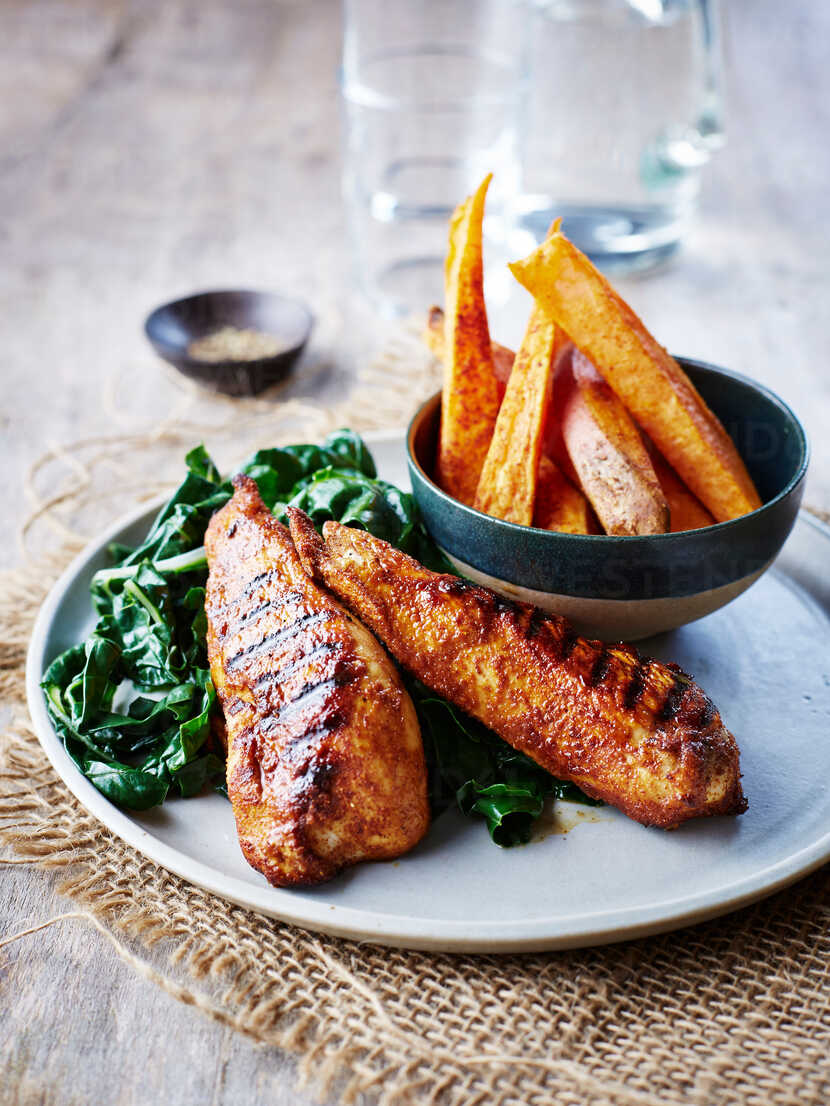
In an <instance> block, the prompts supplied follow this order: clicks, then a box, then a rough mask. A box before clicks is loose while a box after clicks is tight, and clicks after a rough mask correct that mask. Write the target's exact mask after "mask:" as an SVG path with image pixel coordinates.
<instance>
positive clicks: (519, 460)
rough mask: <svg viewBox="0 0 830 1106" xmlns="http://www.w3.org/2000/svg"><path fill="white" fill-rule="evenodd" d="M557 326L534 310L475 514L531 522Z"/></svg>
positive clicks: (483, 474)
mask: <svg viewBox="0 0 830 1106" xmlns="http://www.w3.org/2000/svg"><path fill="white" fill-rule="evenodd" d="M557 334H558V331H557V327H556V324H555V323H554V322H552V320H551V319H550V316H549V315H547V314H546V313H545V312H544V311H541V310H540V309H539V308H538V307H534V308H533V310H532V311H531V313H530V320H529V321H528V324H527V330H526V331H525V336H524V338H523V339H522V344H521V345H520V346H519V351H518V353H517V354H516V360H515V361H514V363H513V371H512V373H511V374H510V380H509V381H508V384H507V390H506V392H505V393H504V399H503V400H502V403H501V407H500V408H499V414H498V418H497V419H496V426H495V429H494V431H493V437H492V439H491V440H490V448H489V450H488V451H487V457H486V459H485V461H484V467H483V468H482V470H481V476H480V478H479V481H478V489H477V491H476V497H475V502H474V503H473V506H474V507H475V508H476V510H477V511H483V512H484V513H485V514H486V515H493V516H494V517H495V518H503V519H505V520H506V521H507V522H515V523H516V524H517V525H519V526H530V524H531V522H532V521H533V501H534V500H535V498H536V473H537V470H538V468H539V458H540V456H541V453H542V438H543V434H544V430H545V425H546V422H547V416H548V407H549V405H550V398H551V384H552V375H553V361H554V355H555V352H556V346H557Z"/></svg>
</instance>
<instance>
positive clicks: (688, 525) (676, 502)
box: [644, 436, 715, 534]
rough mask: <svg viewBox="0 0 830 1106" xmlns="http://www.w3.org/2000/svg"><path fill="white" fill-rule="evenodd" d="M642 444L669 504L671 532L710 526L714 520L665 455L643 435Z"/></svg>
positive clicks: (677, 532)
mask: <svg viewBox="0 0 830 1106" xmlns="http://www.w3.org/2000/svg"><path fill="white" fill-rule="evenodd" d="M644 445H645V447H646V450H647V451H648V455H649V457H650V458H651V464H652V466H653V468H654V474H655V476H656V477H657V479H658V480H659V481H660V487H661V488H662V489H663V495H664V496H665V497H666V502H667V503H668V505H669V514H670V515H671V532H672V533H673V534H679V533H680V532H681V531H682V530H699V529H700V527H701V526H711V525H712V523H713V522H714V521H715V520H714V519H713V518H712V515H711V514H710V513H709V511H707V510H706V508H705V507H704V506H703V504H702V503H701V502H700V500H699V499H698V498H697V497H696V496H694V495H692V493H691V492H690V491H689V489H688V488H687V487H686V485H685V484H684V483H683V481H682V480H681V479H680V477H679V476H678V475H677V473H676V472H675V471H674V469H673V468H672V467H671V465H670V464H669V463H668V461H667V460H666V459H665V457H662V456H661V455H660V452H659V450H657V449H655V447H654V443H653V442H652V441H650V440H649V439H648V437H646V436H644Z"/></svg>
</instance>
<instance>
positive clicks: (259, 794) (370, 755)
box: [205, 476, 429, 887]
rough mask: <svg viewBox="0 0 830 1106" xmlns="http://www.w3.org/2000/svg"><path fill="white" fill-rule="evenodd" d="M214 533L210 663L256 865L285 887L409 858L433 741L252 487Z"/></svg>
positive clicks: (232, 788)
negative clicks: (428, 744)
mask: <svg viewBox="0 0 830 1106" xmlns="http://www.w3.org/2000/svg"><path fill="white" fill-rule="evenodd" d="M234 487H235V489H236V491H235V493H234V496H233V498H232V499H231V500H230V501H229V502H228V503H227V504H226V505H225V506H224V507H223V508H222V510H221V511H219V512H218V513H217V514H216V515H214V517H213V519H212V520H211V523H210V525H209V527H208V530H207V535H206V539H205V546H206V549H207V556H208V565H209V568H210V574H209V578H208V584H207V595H206V599H205V608H206V611H207V616H208V637H207V640H208V656H209V659H210V670H211V676H212V678H213V682H214V684H215V686H216V690H217V694H218V696H219V700H220V702H221V704H222V707H223V710H224V714H225V722H226V725H227V735H228V765H227V781H228V795H229V797H230V800H231V803H232V804H233V811H234V816H235V818H236V826H237V831H238V834H239V842H240V845H241V847H242V851H243V853H244V855H245V858H246V859H247V861H248V862H249V864H251V865H252V866H253V867H254V868H256V869H257V870H258V871H260V872H262V874H263V875H264V876H265V877H266V878H267V879H268V880H269V881H270V882H271V883H273V884H275V885H276V886H279V887H288V886H292V885H301V884H311V883H318V882H320V881H321V880H325V879H328V878H329V877H331V876H332V875H334V874H335V873H336V872H337V871H338V870H339V869H341V868H343V867H344V866H345V865H348V864H355V863H357V862H358V861H360V860H377V859H381V858H389V857H395V856H400V855H401V854H402V853H405V852H407V850H409V849H411V848H412V847H413V846H414V845H415V844H417V842H418V841H419V840H420V839H421V837H423V835H424V833H425V832H426V829H427V826H428V823H429V808H428V804H427V790H426V788H427V779H426V768H425V763H424V752H423V745H422V743H421V734H420V729H419V726H418V721H417V718H416V715H415V710H414V707H413V705H412V701H411V700H410V698H409V696H408V695H407V693H406V691H405V689H404V687H403V685H402V683H401V680H400V677H399V675H398V673H397V671H396V669H395V667H394V665H393V664H392V662H391V661H390V660H389V658H388V656H387V655H386V653H385V652H384V650H383V648H382V647H381V646H380V645H379V644H378V642H377V641H376V640H375V638H374V637H373V636H372V635H371V634H370V633H369V631H368V630H367V629H366V628H365V627H364V626H362V625H361V624H360V623H359V622H357V621H356V620H355V619H354V618H353V617H352V616H351V615H350V614H349V613H348V612H347V611H345V610H344V609H343V608H342V607H341V606H340V605H339V604H338V603H337V602H336V601H335V600H334V599H332V598H331V596H329V595H328V594H326V593H325V592H323V591H321V590H320V588H318V587H317V585H316V584H314V583H313V582H312V581H311V580H310V579H309V577H308V576H307V575H306V573H305V572H304V571H303V568H302V565H301V564H300V561H299V558H298V557H297V553H296V551H295V549H294V545H293V543H292V541H291V537H290V535H289V533H288V530H287V529H286V528H285V527H284V526H282V525H281V524H280V523H279V522H278V521H277V520H276V519H275V518H274V516H273V515H272V514H271V512H270V511H269V510H268V508H267V507H266V506H265V504H264V503H263V502H262V500H261V499H260V496H259V492H258V490H257V487H256V484H255V483H254V481H253V480H251V479H250V478H248V477H244V476H238V477H236V478H235V480H234Z"/></svg>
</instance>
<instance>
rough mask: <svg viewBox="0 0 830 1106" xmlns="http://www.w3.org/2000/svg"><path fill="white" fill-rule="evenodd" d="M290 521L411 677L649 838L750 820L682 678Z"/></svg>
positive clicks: (371, 545)
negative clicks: (702, 821)
mask: <svg viewBox="0 0 830 1106" xmlns="http://www.w3.org/2000/svg"><path fill="white" fill-rule="evenodd" d="M289 515H290V526H291V532H292V535H293V537H294V542H295V545H296V547H297V550H298V552H299V554H300V557H301V558H302V561H303V564H304V565H305V566H306V568H307V569H308V571H309V572H310V573H312V574H313V575H314V577H315V578H316V579H319V580H320V581H321V582H323V583H324V584H325V586H326V587H327V588H329V589H330V590H331V591H332V592H333V593H334V594H335V595H336V596H337V597H338V598H339V599H341V600H342V601H343V602H344V603H345V604H346V605H347V606H348V607H349V608H350V609H351V610H352V611H354V612H355V614H357V615H358V616H359V617H360V618H361V619H362V620H363V621H364V622H365V623H366V625H367V626H369V627H370V628H371V629H372V630H374V632H375V633H376V634H377V636H378V637H379V638H380V639H381V641H383V642H384V643H385V644H386V646H387V648H388V649H389V650H390V652H391V653H392V655H393V656H394V657H396V658H397V660H398V661H400V663H401V664H403V665H404V667H406V668H408V669H409V670H410V671H411V672H413V673H414V674H415V675H416V676H417V677H418V678H419V679H420V680H422V681H423V682H424V683H425V684H427V685H428V686H429V687H431V688H432V689H433V690H435V691H437V692H438V694H440V695H443V696H444V697H445V698H447V699H449V700H451V701H452V702H453V703H456V704H457V705H458V706H460V707H462V708H463V709H464V710H466V711H467V712H468V713H469V714H471V715H473V716H474V717H476V718H478V719H479V720H480V721H481V722H483V723H484V724H485V725H487V726H489V727H490V728H491V729H493V730H495V732H496V733H497V734H499V735H500V736H501V737H502V738H504V739H505V741H507V742H508V743H509V744H510V745H512V746H514V747H515V748H516V749H520V750H521V751H522V752H523V753H526V754H527V755H528V756H529V757H531V758H532V759H533V760H535V761H536V762H537V764H540V765H541V766H542V767H543V768H545V769H547V771H549V772H550V773H551V774H552V775H554V776H556V777H558V778H559V779H566V780H572V781H573V782H574V783H576V784H577V785H578V786H579V787H581V788H582V789H583V790H584V791H585V792H586V793H587V794H588V795H592V796H594V797H595V798H599V799H604V800H606V801H607V802H609V803H612V804H613V805H614V806H617V807H619V808H620V809H621V810H623V811H624V812H625V813H626V814H628V815H629V816H630V817H631V818H633V819H635V820H636V821H638V822H642V823H643V824H644V825H656V826H663V827H667V828H668V827H671V826H676V825H678V824H679V823H681V822H684V821H686V820H687V819H689V818H695V817H698V816H700V815H708V814H740V813H741V811H743V810H744V809H745V808H746V802H745V800H744V797H743V794H742V791H741V783H740V772H739V767H738V747H737V745H736V743H735V739H734V738H733V737H732V735H731V734H730V733H729V731H728V730H727V729H726V728H725V726H724V725H723V723H722V721H721V718H720V715H719V714H718V712H717V710H716V709H715V706H714V704H713V703H712V701H711V699H709V698H708V696H706V695H705V694H704V692H703V691H702V690H701V689H700V688H699V687H698V686H697V684H695V683H694V682H693V681H692V680H691V679H690V678H689V677H688V676H686V675H684V674H683V673H682V672H681V671H680V670H679V669H678V668H677V667H676V666H675V665H667V664H663V663H661V662H660V661H655V660H650V659H648V658H645V657H640V655H639V653H638V652H637V650H636V649H634V648H633V647H632V646H630V645H610V646H609V645H605V644H603V643H602V642H599V641H588V640H586V639H585V638H581V637H578V636H577V635H576V633H575V632H574V631H573V629H572V628H571V626H570V624H569V623H568V622H567V621H566V620H565V619H564V618H560V617H557V616H556V615H551V614H548V613H547V612H545V611H541V610H538V609H537V608H535V607H531V606H527V605H525V604H519V603H511V602H508V601H507V600H504V599H501V598H500V597H499V596H497V595H495V594H494V593H493V592H491V591H488V590H487V589H486V588H480V587H475V586H473V585H472V584H468V583H466V582H465V581H463V580H459V579H458V578H457V577H455V576H450V575H442V574H439V573H435V572H430V571H429V570H428V569H426V568H424V567H423V566H422V565H420V564H418V562H417V561H415V560H413V559H412V558H411V557H408V556H406V555H405V554H403V553H401V552H400V551H399V550H397V549H394V548H393V547H392V546H390V545H388V544H387V543H386V542H383V541H380V540H379V539H378V538H374V537H372V535H371V534H367V533H366V532H365V531H362V530H355V529H351V528H349V527H346V526H342V525H340V524H339V523H336V522H327V523H326V524H325V526H324V527H323V534H324V538H325V541H323V540H322V539H321V538H320V537H319V536H318V534H317V533H316V531H315V530H314V528H313V527H312V526H311V523H310V521H309V520H308V518H307V517H306V516H305V515H304V514H303V513H302V512H301V511H297V510H294V509H289Z"/></svg>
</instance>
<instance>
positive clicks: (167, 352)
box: [143, 288, 314, 371]
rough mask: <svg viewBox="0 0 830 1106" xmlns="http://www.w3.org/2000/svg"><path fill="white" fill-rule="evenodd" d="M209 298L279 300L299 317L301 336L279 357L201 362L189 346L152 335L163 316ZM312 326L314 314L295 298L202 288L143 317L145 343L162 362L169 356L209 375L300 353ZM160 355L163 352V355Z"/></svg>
mask: <svg viewBox="0 0 830 1106" xmlns="http://www.w3.org/2000/svg"><path fill="white" fill-rule="evenodd" d="M209 296H254V297H256V298H258V299H261V300H279V301H280V302H281V303H284V304H285V303H287V304H291V306H292V307H295V308H296V309H297V311H298V314H299V315H300V316H302V324H301V326H300V328H299V330H298V333H299V335H300V336H299V338H298V339H297V340H296V341H293V342H292V343H291V345H290V346H287V347H286V348H285V349H283V350H280V352H279V353H271V354H268V355H267V356H266V357H257V358H248V359H244V360H240V359H238V358H226V359H225V360H223V361H203V360H201V359H200V358H198V357H193V356H191V354H189V353H188V352H187V346H188V344H189V343H185V344H184V345H180V344H178V343H174V342H169V341H167V340H166V339H164V338H161V337H159V336H158V335H156V334H154V333H153V332H152V329H151V328H152V326H153V325H154V323H155V322H156V320H157V319H158V318H159V317H160V316H161V315H162V314H163V313H164V312H167V311H170V310H172V309H174V308H180V307H183V306H184V305H185V304H189V303H193V302H194V301H195V300H201V299H206V298H208V297H209ZM313 325H314V314H313V312H312V311H311V308H310V307H309V306H308V304H306V303H305V301H304V300H301V299H297V298H295V297H294V296H287V295H285V294H284V293H282V292H269V291H264V290H262V289H259V288H204V289H202V290H201V291H198V292H189V293H188V294H187V295H186V296H179V297H178V298H177V299H173V300H167V301H165V302H164V303H160V304H158V305H157V306H156V307H154V308H153V309H152V311H150V312H149V313H148V314H147V315H146V316H145V319H144V326H143V330H144V335H145V337H146V338H147V341H148V342H149V343H150V345H151V346H153V348H154V349H155V350H156V352H157V353H159V354H160V356H162V357H164V358H165V360H166V359H167V357H168V356H172V357H176V358H179V359H180V360H185V361H187V363H188V364H190V365H192V366H193V367H194V368H205V369H207V370H208V371H215V370H217V369H222V368H223V367H225V368H227V367H229V366H249V367H253V368H256V367H258V366H267V365H269V364H272V363H274V362H275V361H279V360H280V359H282V358H285V357H288V356H292V355H294V354H296V353H299V351H300V350H301V349H302V348H303V346H305V344H306V343H307V342H308V339H309V337H310V335H311V328H312V327H313ZM162 351H164V352H163V353H162Z"/></svg>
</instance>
